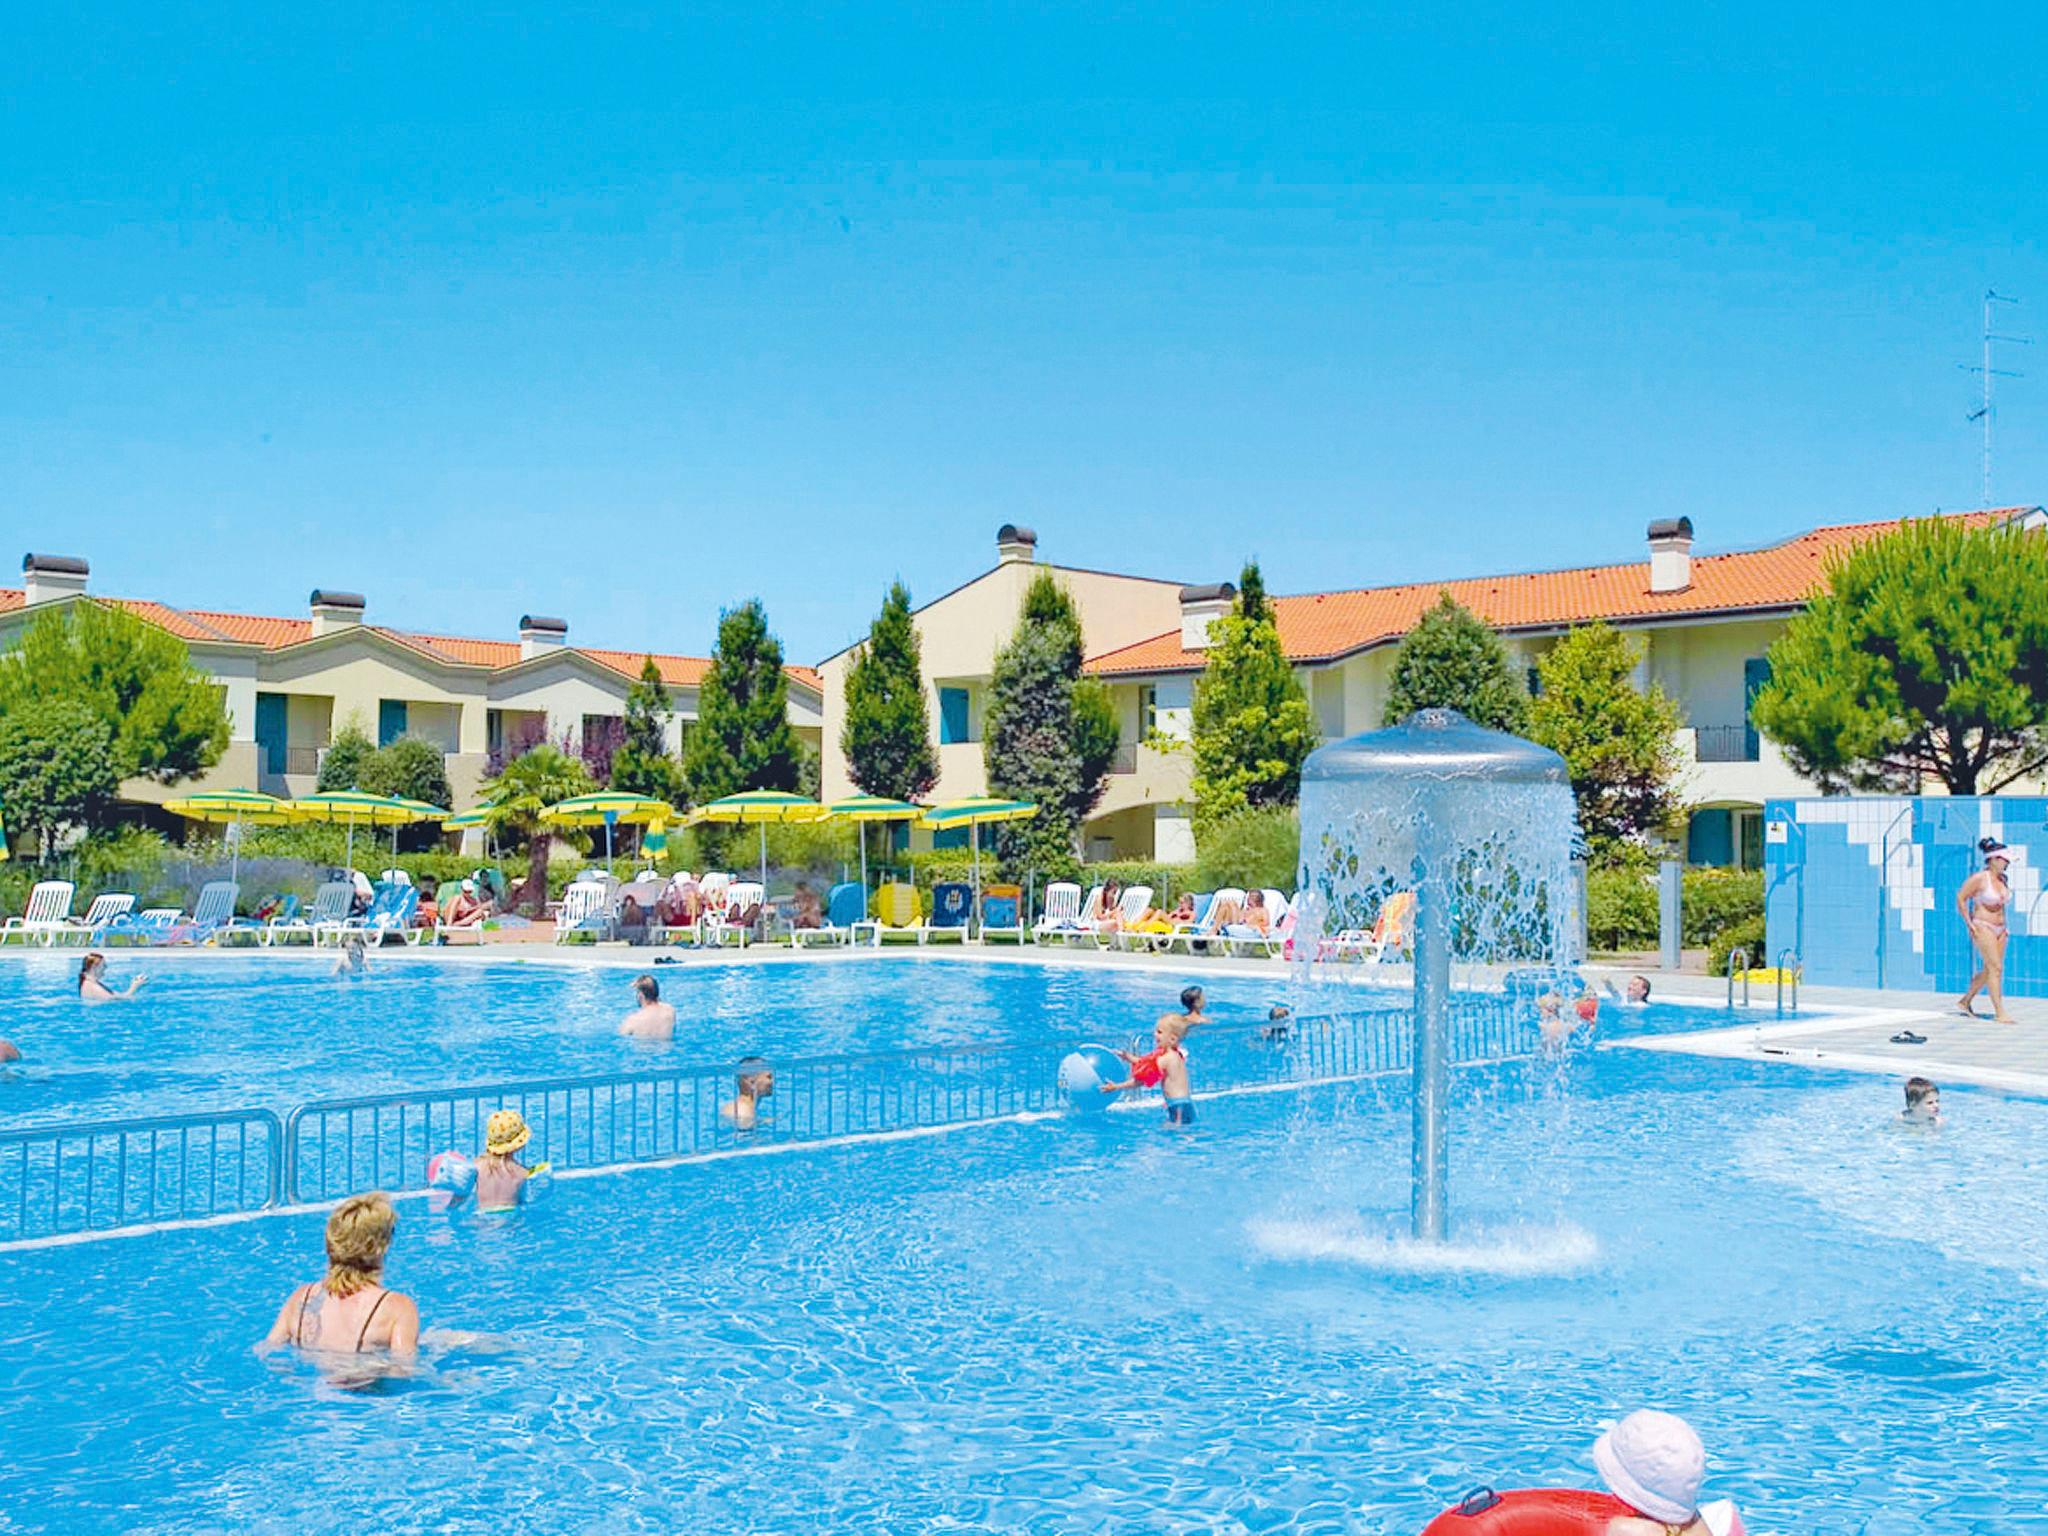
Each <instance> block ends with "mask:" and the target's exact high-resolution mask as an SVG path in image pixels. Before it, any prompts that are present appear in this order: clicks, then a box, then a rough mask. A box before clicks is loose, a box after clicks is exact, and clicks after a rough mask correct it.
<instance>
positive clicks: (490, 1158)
mask: <svg viewBox="0 0 2048 1536" xmlns="http://www.w3.org/2000/svg"><path fill="white" fill-rule="evenodd" d="M532 1139H533V1132H532V1130H531V1129H529V1128H528V1126H527V1124H526V1117H525V1116H524V1115H522V1114H520V1113H519V1111H518V1110H516V1109H501V1110H498V1111H496V1112H495V1113H493V1114H492V1116H491V1118H490V1119H489V1121H487V1122H486V1123H485V1125H484V1153H483V1156H482V1157H479V1158H478V1159H477V1160H476V1208H477V1209H478V1210H480V1211H509V1210H511V1209H513V1208H514V1207H515V1206H517V1205H518V1204H519V1203H520V1202H521V1201H522V1200H524V1199H525V1198H526V1181H527V1180H528V1179H530V1178H532V1177H533V1176H534V1175H535V1174H536V1173H541V1172H544V1171H546V1168H547V1164H545V1163H543V1164H541V1165H540V1167H538V1168H528V1167H527V1166H526V1165H525V1164H524V1163H522V1162H520V1161H519V1159H518V1158H516V1157H514V1156H513V1153H515V1152H517V1151H518V1150H519V1149H520V1148H521V1147H523V1146H525V1145H526V1144H527V1142H529V1141H531V1140H532Z"/></svg>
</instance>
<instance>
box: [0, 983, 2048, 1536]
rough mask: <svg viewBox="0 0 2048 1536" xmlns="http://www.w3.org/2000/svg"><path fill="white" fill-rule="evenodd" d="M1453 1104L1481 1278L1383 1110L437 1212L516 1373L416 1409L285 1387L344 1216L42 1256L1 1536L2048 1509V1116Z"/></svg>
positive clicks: (1575, 1083) (1484, 1078) (397, 1269)
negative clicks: (1526, 1511)
mask: <svg viewBox="0 0 2048 1536" xmlns="http://www.w3.org/2000/svg"><path fill="white" fill-rule="evenodd" d="M919 974H920V975H922V974H923V973H919ZM820 979H821V980H823V979H824V978H822V977H821V978H820ZM1100 980H1101V978H1099V977H1093V976H1091V977H1090V978H1089V981H1090V983H1091V984H1096V983H1099V982H1100ZM833 984H834V985H837V984H838V983H837V982H836V979H835V980H834V982H833ZM1459 1083H1460V1089H1459V1099H1460V1102H1459V1104H1458V1106H1457V1112H1456V1116H1455V1120H1454V1126H1455V1134H1454V1142H1453V1168H1452V1208H1453V1213H1454V1214H1453V1220H1454V1225H1455V1228H1456V1231H1455V1236H1456V1237H1457V1239H1458V1241H1459V1243H1460V1244H1461V1245H1462V1251H1463V1252H1464V1253H1465V1254H1466V1257H1465V1258H1464V1259H1461V1260H1459V1261H1458V1262H1457V1263H1455V1264H1453V1265H1451V1266H1449V1267H1444V1266H1442V1265H1437V1266H1431V1265H1428V1264H1424V1263H1421V1262H1419V1260H1418V1256H1417V1255H1415V1254H1414V1253H1413V1252H1412V1250H1409V1249H1408V1248H1407V1247H1406V1246H1405V1245H1404V1244H1402V1243H1401V1242H1400V1241H1399V1240H1398V1231H1399V1228H1400V1224H1401V1221H1402V1219H1403V1213H1404V1212H1405V1208H1406V1203H1407V1196H1406V1187H1407V1186H1406V1179H1407V1144H1406V1118H1407V1108H1406V1104H1405V1101H1404V1099H1403V1098H1402V1096H1401V1095H1400V1094H1399V1093H1398V1092H1395V1091H1392V1090H1391V1089H1389V1088H1387V1087H1385V1086H1384V1085H1355V1084H1354V1085H1345V1086H1322V1087H1314V1088H1308V1089H1303V1090H1299V1091H1292V1092H1279V1093H1263V1094H1247V1095H1243V1096H1237V1097H1226V1098H1214V1099H1209V1100H1205V1101H1204V1102H1203V1103H1202V1104H1201V1106H1200V1121H1199V1124H1198V1125H1197V1126H1196V1128H1195V1129H1194V1130H1193V1131H1192V1132H1190V1133H1186V1134H1175V1133H1172V1132H1168V1131H1166V1130H1165V1129H1164V1128H1163V1126H1162V1125H1161V1124H1160V1117H1159V1115H1158V1113H1157V1110H1156V1108H1148V1109H1143V1110H1135V1111H1132V1112H1129V1113H1118V1114H1112V1115H1107V1116H1100V1117H1094V1118H1091V1119H1089V1120H1085V1121H1083V1120H1077V1119H1074V1118H1050V1119H1038V1120H1031V1121H1026V1122H1021V1123H1001V1124H984V1125H978V1126H973V1127H968V1128H965V1129H961V1130H957V1131H953V1132H950V1133H947V1134H944V1135H937V1136H924V1137H917V1138H910V1139H903V1140H898V1141H889V1142H880V1143H871V1144H866V1145H857V1146H843V1147H834V1148H817V1147H812V1148H796V1149H785V1150H780V1151H777V1152H774V1153H772V1154H769V1155H762V1156H747V1157H737V1158H730V1159H725V1160H721V1161H716V1162H708V1163H698V1164H691V1165H685V1166H681V1167H673V1168H665V1169H648V1170H641V1171H636V1172H632V1173H628V1174H616V1175H599V1176H594V1177H590V1178H586V1179H580V1180H575V1181H571V1182H566V1183H563V1184H562V1185H561V1186H560V1187H559V1188H557V1190H556V1191H555V1192H554V1194H553V1196H552V1198H551V1199H550V1200H549V1201H548V1202H547V1203H545V1204H543V1205H540V1206H537V1207H535V1208H533V1209H531V1210H528V1211H525V1212H522V1213H521V1214H520V1215H519V1216H518V1217H516V1218H514V1219H510V1220H476V1219H460V1218H458V1219H452V1220H451V1219H449V1218H447V1217H436V1216H432V1215H430V1214H428V1213H427V1211H426V1210H425V1208H424V1206H423V1205H422V1204H421V1203H420V1202H418V1201H407V1202H405V1203H403V1205H402V1206H401V1219H400V1226H399V1236H398V1240H397V1244H396V1247H395V1249H394V1255H393V1268H392V1279H393V1280H394V1282H395V1283H397V1284H399V1285H400V1286H401V1287H402V1288H404V1289H406V1290H408V1291H410V1292H411V1293H412V1294H414V1295H415V1296H416V1297H417V1298H418V1300H419V1304H420V1309H421V1312H422V1314H423V1317H424V1320H425V1322H426V1324H427V1326H428V1327H430V1328H433V1327H439V1328H448V1329H461V1330H476V1331H481V1332H483V1333H486V1334H489V1335H492V1336H494V1338H493V1339H492V1340H490V1341H488V1345H487V1347H486V1348H483V1349H478V1348H473V1347H471V1348H465V1349H461V1350H457V1351H454V1352H448V1351H438V1352H435V1353H433V1354H432V1355H430V1358H429V1362H428V1365H427V1367H426V1369H425V1370H424V1371H423V1372H422V1373H421V1374H420V1375H419V1376H418V1377H417V1378H416V1379H414V1380H412V1381H410V1382H408V1383H405V1384H403V1385H397V1386H391V1387H387V1388H385V1389H384V1390H379V1391H371V1392H342V1391H339V1390H336V1389H335V1388H333V1387H332V1386H328V1385H323V1383H322V1382H321V1380H320V1378H319V1377H318V1375H317V1374H316V1373H315V1372H314V1371H313V1370H311V1369H310V1368H308V1367H306V1366H305V1365H303V1364H299V1363H295V1362H292V1361H289V1360H275V1359H274V1360H269V1361H265V1360H259V1359H258V1358H257V1357H256V1356H255V1355H254V1354H253V1353H252V1351H251V1349H250V1345H251V1344H252V1343H253V1342H254V1340H255V1339H256V1338H257V1337H258V1336H260V1335H261V1333H262V1332H263V1331H264V1329H265V1328H266V1327H267V1326H268V1324H269V1322H270V1319H271V1317H272V1315H273V1314H274V1312H275V1310H276V1308H277V1306H278V1303H279V1302H280V1301H281V1300H282V1299H283V1297H284V1296H285V1294H286V1293H287V1292H288V1291H289V1289H290V1287H291V1286H292V1285H293V1284H294V1283H295V1282H297V1281H300V1280H303V1279H308V1278H312V1277H314V1276H316V1275H317V1274H318V1272H319V1254H320V1230H321V1217H320V1216H319V1215H300V1216H283V1217H272V1218H266V1219H261V1220H256V1221H251V1222H247V1223H243V1224H238V1225H234V1226H229V1227H222V1228H214V1229H203V1230H183V1231H171V1232H160V1233H154V1234H151V1235H148V1236H144V1237H138V1238H133V1239H125V1240H115V1241H101V1242H94V1243H89V1244H82V1245H77V1246H72V1247H61V1248H48V1249H39V1250H23V1251H17V1252H14V1253H11V1254H6V1255H0V1337H4V1338H6V1339H7V1340H9V1341H10V1346H11V1347H10V1349H9V1355H10V1361H11V1366H12V1378H13V1381H12V1385H13V1390H11V1391H10V1392H8V1393H7V1394H6V1396H5V1398H4V1399H0V1444H4V1445H5V1446H6V1447H7V1454H6V1456H5V1457H4V1458H0V1511H4V1514H0V1528H5V1529H7V1530H9V1531H21V1532H31V1531H45V1530H48V1531H58V1530H74V1529H96V1530H115V1531H180V1532H185V1531H189V1532H198V1531H210V1530H217V1529H223V1528H234V1529H249V1530H258V1531H297V1530H311V1529H347V1530H363V1531H383V1530H416V1529H427V1530H447V1531H486V1530H488V1531H502V1530H527V1529H530V1530H545V1531H549V1532H557V1531H559V1532H583V1531H627V1532H639V1531H646V1532H655V1531H660V1532H669V1531H693V1532H723V1531H750V1532H761V1533H784V1532H788V1533H795V1532H815V1531H827V1530H829V1531H875V1532H883V1531H888V1532H902V1531H970V1530H989V1529H999V1530H1015V1531H1032V1532H1040V1531H1042V1532H1072V1531H1111V1530H1113V1531H1120V1532H1121V1531H1146V1532H1151V1531H1157V1532H1187V1531H1216V1532H1283V1531H1284V1532H1364V1533H1373V1536H1379V1533H1387V1536H1394V1533H1412V1532H1414V1531H1416V1530H1418V1529H1419V1528H1420V1526H1421V1525H1422V1523H1423V1522H1424V1521H1425V1520H1426V1519H1427V1518H1428V1517H1429V1516H1430V1515H1431V1514H1433V1513H1434V1512H1435V1511H1436V1510H1437V1509H1439V1508H1441V1507H1442V1506H1443V1505H1444V1504H1446V1503H1447V1502H1449V1501H1450V1500H1452V1499H1454V1498H1455V1497H1456V1496H1458V1495H1459V1494H1460V1493H1462V1492H1463V1491H1465V1489H1467V1488H1468V1487H1470V1486H1472V1485H1473V1484H1475V1483H1480V1482H1490V1483H1495V1484H1498V1485H1500V1486H1511V1485H1520V1484H1535V1483H1584V1482H1585V1481H1587V1480H1588V1478H1589V1477H1590V1475H1591V1469H1590V1465H1589V1461H1588V1458H1587V1456H1586V1448H1587V1446H1588V1445H1589V1443H1590V1441H1591V1440H1592V1438H1593V1436H1594V1434H1595V1432H1596V1430H1597V1428H1598V1427H1599V1425H1600V1423H1601V1421H1602V1420H1604V1419H1608V1418H1611V1417H1614V1416H1617V1415H1619V1414H1621V1413H1623V1412H1626V1411H1627V1410H1629V1409H1631V1408H1633V1407H1637V1406H1641V1405H1644V1404H1656V1405H1660V1406H1665V1407H1670V1408H1674V1409H1678V1410H1680V1411H1683V1412H1684V1413H1685V1414H1686V1415H1687V1416H1688V1417H1690V1418H1691V1419H1692V1420H1693V1421H1694V1422H1695V1424H1696V1425H1697V1426H1698V1427H1699V1428H1700V1430H1701V1432H1702V1434H1703V1435H1704V1437H1705V1439H1706V1441H1707V1444H1708V1447H1709V1453H1710V1459H1711V1468H1712V1472H1711V1480H1710V1481H1711V1492H1713V1493H1715V1494H1718V1495H1724V1496H1729V1497H1733V1498H1734V1499H1736V1500H1737V1502H1738V1503H1739V1504H1740V1505H1741V1506H1742V1508H1743V1510H1744V1513H1745V1517H1746V1518H1747V1519H1748V1521H1749V1523H1750V1528H1751V1529H1752V1530H1754V1531H1760V1532H1773V1531H1775V1532H1785V1533H1790V1532H1801V1533H1804V1532H1831V1533H1832V1532H1868V1533H1877V1536H1885V1533H1905V1532H1916V1533H1932V1536H1947V1533H1962V1532H1970V1533H1977V1532H1985V1531H1994V1530H2006V1529H2021V1528H2023V1527H2022V1526H2021V1525H2020V1524H2019V1523H2018V1520H2017V1517H2016V1516H2015V1515H2014V1512H2016V1511H2033V1510H2038V1509H2040V1508H2042V1507H2043V1506H2044V1505H2048V1458H2044V1456H2043V1454H2042V1453H2043V1449H2044V1430H2043V1427H2042V1426H2043V1425H2044V1424H2048V1386H2044V1382H2048V1339H2044V1335H2043V1330H2042V1329H2041V1327H2040V1324H2039V1318H2040V1314H2041V1308H2042V1305H2043V1302H2044V1300H2048V1296H2044V1289H2048V1280H2044V1278H2043V1275H2044V1272H2048V1263H2044V1258H2048V1254H2044V1250H2043V1242H2042V1239H2040V1238H2039V1237H2038V1236H2029V1235H2021V1234H2013V1233H2005V1232H2000V1231H1997V1230H1994V1228H1995V1227H1997V1226H2000V1225H2005V1224H2009V1223H2012V1221H2013V1218H2014V1216H2015V1215H2017V1214H2019V1213H2020V1212H2021V1211H2022V1210H2032V1211H2037V1210H2038V1193H2039V1170H2040V1166H2041V1161H2040V1149H2041V1148H2042V1147H2043V1146H2048V1105H2043V1104H2040V1103H2037V1102H2032V1101H2026V1100H2018V1099H2006V1098H2001V1097H1998V1096H1995V1095H1990V1094H1984V1093H1973V1092H1968V1091H1957V1090H1951V1091H1950V1092H1949V1094H1948V1096H1947V1098H1948V1111H1949V1121H1950V1123H1949V1124H1948V1125H1947V1126H1945V1127H1944V1128H1942V1129H1941V1130H1940V1131H1939V1132H1938V1133H1936V1134H1933V1135H1915V1134H1909V1133H1905V1132H1901V1131H1899V1130H1898V1129H1896V1128H1895V1126H1894V1124H1893V1119H1894V1116H1895V1111H1896V1104H1895V1100H1896V1097H1897V1089H1896V1087H1895V1086H1894V1085H1890V1084H1887V1083H1885V1082H1883V1081H1880V1080H1877V1079H1849V1078H1845V1077H1839V1076H1832V1075H1824V1074H1815V1073H1808V1072H1803V1071H1794V1070H1791V1069H1788V1068H1784V1067H1779V1066H1768V1065H1757V1064H1750V1063H1738V1062H1725V1061H1707V1060H1698V1059H1689V1058H1680V1057H1670V1056H1665V1055H1662V1054H1650V1053H1642V1052H1635V1051H1627V1050H1620V1051H1612V1052H1596V1053H1590V1054H1588V1055H1585V1056H1581V1057H1578V1058H1576V1059H1574V1060H1572V1061H1571V1062H1569V1063H1567V1064H1565V1065H1563V1066H1561V1067H1560V1066H1554V1065H1549V1064H1542V1065H1519V1066H1510V1067H1506V1068H1501V1069H1495V1070H1493V1071H1490V1072H1482V1073H1471V1074H1466V1075H1464V1076H1462V1077H1461V1078H1460V1080H1459ZM2016 1176H2019V1177H2021V1178H2023V1179H2024V1180H2027V1181H2030V1187H2031V1188H2032V1190H2033V1192H2034V1195H2033V1203H2032V1205H2031V1206H2026V1205H2023V1204H2022V1203H2021V1202H2022V1200H2023V1198H2024V1197H2022V1196H2020V1195H2006V1196H2001V1197H1997V1198H1994V1199H1992V1200H1991V1201H1990V1202H1989V1203H1988V1204H1987V1203H1983V1201H1982V1199H1981V1197H1980V1195H1979V1194H1978V1193H1977V1192H1981V1191H1983V1190H1985V1189H1987V1188H1988V1187H1992V1186H2001V1185H2003V1186H2008V1187H2009V1186H2011V1185H2012V1184H2013V1183H2014V1182H2015V1178H2016ZM1900 1189H1906V1190H1911V1191H1914V1192H1915V1195H1916V1196H1917V1198H1915V1199H1910V1200H1909V1199H1902V1198H1899V1197H1898V1196H1897V1195H1896V1194H1895V1193H1893V1192H1894V1191H1897V1190H1900ZM1937 1210H1939V1211H1949V1212H1951V1213H1952V1214H1951V1215H1949V1216H1948V1217H1947V1218H1946V1219H1945V1220H1944V1221H1933V1222H1930V1221H1928V1220H1926V1219H1924V1218H1925V1214H1926V1213H1928V1212H1932V1211H1937ZM2019 1224H2020V1225H2024V1226H2026V1227H2027V1228H2028V1229H2029V1231H2030V1232H2033V1233H2038V1231H2039V1230H2040V1228H2039V1223H2038V1220H2032V1221H2026V1222H2022V1223H2019Z"/></svg>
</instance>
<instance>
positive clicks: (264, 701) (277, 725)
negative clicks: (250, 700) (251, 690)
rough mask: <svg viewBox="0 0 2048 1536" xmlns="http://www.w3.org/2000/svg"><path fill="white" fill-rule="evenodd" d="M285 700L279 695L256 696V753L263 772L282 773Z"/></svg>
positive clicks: (285, 725) (285, 728) (283, 763)
mask: <svg viewBox="0 0 2048 1536" xmlns="http://www.w3.org/2000/svg"><path fill="white" fill-rule="evenodd" d="M288 729H289V728H288V726H287V724H286V711H285V698H284V695H283V694H281V693H259V694H257V695H256V751H257V754H258V755H259V756H260V757H261V758H262V760H263V772H265V773H283V772H284V765H285V755H284V749H285V739H286V733H287V730H288Z"/></svg>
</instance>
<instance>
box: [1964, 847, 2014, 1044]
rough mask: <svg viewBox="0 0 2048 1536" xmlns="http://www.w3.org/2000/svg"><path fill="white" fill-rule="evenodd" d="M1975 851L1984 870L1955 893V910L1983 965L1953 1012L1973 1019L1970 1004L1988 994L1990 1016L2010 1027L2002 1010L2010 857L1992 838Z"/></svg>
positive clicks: (1978, 872)
mask: <svg viewBox="0 0 2048 1536" xmlns="http://www.w3.org/2000/svg"><path fill="white" fill-rule="evenodd" d="M1977 848H1978V851H1979V852H1981V853H1982V854H1983V855H1984V867H1983V868H1982V869H1980V870H1978V871H1977V873H1976V874H1974V875H1972V876H1970V878H1969V879H1967V880H1965V881H1964V882H1963V888H1962V889H1961V890H1959V891H1957V892H1956V911H1958V912H1960V913H1961V914H1962V917H1963V922H1964V923H1965V924H1967V925H1968V926H1969V930H1970V942H1971V943H1972V944H1974V945H1976V946H1977V958H1978V960H1979V961H1981V962H1982V963H1981V964H1980V965H1979V966H1978V968H1977V974H1976V975H1975V976H1972V977H1971V978H1970V990H1969V991H1967V992H1965V993H1964V994H1963V997H1962V1001H1961V1002H1959V1003H1957V1004H1956V1012H1958V1013H1963V1014H1968V1015H1969V1016H1970V1017H1971V1018H1973V1019H1974V1018H1976V1017H1977V1011H1976V1009H1974V1008H1972V1007H1971V1006H1970V1004H1971V1003H1972V1002H1974V1001H1975V1000H1976V996H1977V994H1978V993H1979V992H1987V993H1989V994H1990V996H1991V1017H1992V1018H1993V1019H1995V1020H1996V1021H1997V1022H1999V1023H2000V1024H2010V1023H2012V1022H2013V1021H2012V1018H2011V1016H2010V1015H2008V1014H2007V1013H2006V1011H2005V938H2006V934H2005V909H2006V907H2007V905H2009V904H2010V903H2011V901H2012V887H2011V886H2009V885H2008V884H2006V880H2005V871H2006V868H2007V866H2008V865H2009V864H2010V863H2011V862H2012V855H2011V852H2010V850H2008V849H2007V848H2006V846H2005V844H2003V843H2001V842H2000V841H1999V840H1998V839H1997V838H1995V837H1987V838H1985V839H1984V840H1983V841H1982V842H1981V843H1979V844H1978V845H1977Z"/></svg>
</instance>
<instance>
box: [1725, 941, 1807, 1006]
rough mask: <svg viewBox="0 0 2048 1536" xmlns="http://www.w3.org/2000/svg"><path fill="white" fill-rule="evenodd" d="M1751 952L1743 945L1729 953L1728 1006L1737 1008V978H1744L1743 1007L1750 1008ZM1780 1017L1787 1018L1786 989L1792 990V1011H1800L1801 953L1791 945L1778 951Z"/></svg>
mask: <svg viewBox="0 0 2048 1536" xmlns="http://www.w3.org/2000/svg"><path fill="white" fill-rule="evenodd" d="M1749 966H1750V960H1749V951H1748V949H1746V948H1745V947H1743V946H1742V945H1739V944H1738V945H1737V946H1736V947H1735V948H1733V949H1731V950H1729V951H1728V1006H1729V1007H1730V1008H1731V1009H1732V1008H1734V1006H1735V978H1736V977H1737V976H1740V977H1741V978H1742V1006H1743V1007H1745V1008H1747V1007H1748V1006H1749ZM1777 983H1778V1017H1779V1018H1781V1019H1782V1018H1783V1017H1785V1012H1786V998H1785V989H1786V987H1788V986H1789V987H1790V988H1791V989H1792V997H1791V1011H1792V1012H1793V1013H1797V1012H1798V1011H1799V953H1798V951H1797V950H1794V949H1793V948H1791V947H1790V946H1789V945H1788V946H1787V947H1786V948H1784V949H1781V950H1779V951H1778V964H1777Z"/></svg>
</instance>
